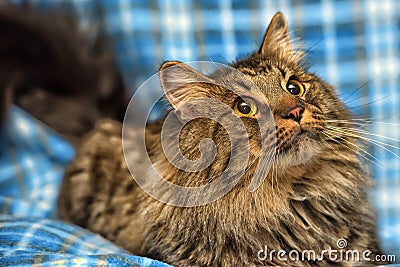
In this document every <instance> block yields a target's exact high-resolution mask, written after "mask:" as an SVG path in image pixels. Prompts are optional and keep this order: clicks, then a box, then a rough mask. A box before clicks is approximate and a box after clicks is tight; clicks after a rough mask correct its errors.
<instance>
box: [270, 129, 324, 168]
mask: <svg viewBox="0 0 400 267" xmlns="http://www.w3.org/2000/svg"><path fill="white" fill-rule="evenodd" d="M296 128H297V127H296ZM320 140H321V139H320V137H319V135H318V132H316V131H315V129H313V130H311V131H310V130H309V129H308V128H305V127H301V126H300V127H298V128H297V129H296V130H292V131H291V134H290V135H286V136H280V137H279V138H278V142H277V155H278V157H279V158H281V159H282V158H290V162H291V164H290V165H299V164H302V163H304V162H306V161H307V160H309V159H310V158H311V157H312V156H313V155H315V154H316V152H317V151H318V147H320Z"/></svg>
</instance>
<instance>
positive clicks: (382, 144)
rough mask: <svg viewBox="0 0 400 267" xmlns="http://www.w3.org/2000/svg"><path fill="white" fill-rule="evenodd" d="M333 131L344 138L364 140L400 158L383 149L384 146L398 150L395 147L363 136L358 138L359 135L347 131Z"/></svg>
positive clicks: (393, 153)
mask: <svg viewBox="0 0 400 267" xmlns="http://www.w3.org/2000/svg"><path fill="white" fill-rule="evenodd" d="M333 131H335V132H337V133H339V134H344V135H346V136H348V137H354V138H358V139H361V140H364V141H366V142H369V143H371V144H374V145H376V146H378V147H380V148H382V149H384V150H386V151H387V152H389V153H390V154H392V155H394V156H395V157H397V158H400V156H399V155H398V154H396V153H395V152H393V151H392V150H390V149H388V148H387V147H385V146H388V147H392V148H396V149H400V148H399V147H397V146H394V145H390V144H386V143H383V142H380V141H377V140H374V139H371V138H367V137H364V136H360V135H358V134H354V133H349V132H347V131H344V130H340V129H335V130H333Z"/></svg>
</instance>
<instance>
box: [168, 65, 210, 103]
mask: <svg viewBox="0 0 400 267" xmlns="http://www.w3.org/2000/svg"><path fill="white" fill-rule="evenodd" d="M160 81H161V86H162V88H163V90H164V94H165V96H166V97H167V99H168V101H169V102H170V103H171V105H172V107H173V108H174V109H176V108H177V107H178V106H179V105H181V104H183V103H185V102H189V101H190V100H193V99H196V98H204V97H207V96H208V90H207V84H212V83H213V82H212V80H211V79H210V78H208V77H207V76H205V75H203V74H201V73H199V72H198V71H196V70H195V69H193V68H191V67H189V66H188V65H186V64H184V63H182V62H180V61H167V62H165V63H164V64H163V65H162V66H161V68H160Z"/></svg>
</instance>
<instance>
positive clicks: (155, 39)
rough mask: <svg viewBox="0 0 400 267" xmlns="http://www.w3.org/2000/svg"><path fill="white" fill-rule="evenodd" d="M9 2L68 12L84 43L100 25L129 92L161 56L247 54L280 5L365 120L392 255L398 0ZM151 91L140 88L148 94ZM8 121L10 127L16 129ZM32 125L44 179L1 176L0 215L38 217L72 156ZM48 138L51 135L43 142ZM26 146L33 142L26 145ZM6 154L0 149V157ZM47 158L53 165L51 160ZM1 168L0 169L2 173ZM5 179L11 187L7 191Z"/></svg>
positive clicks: (399, 239) (50, 205)
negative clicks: (38, 134)
mask: <svg viewBox="0 0 400 267" xmlns="http://www.w3.org/2000/svg"><path fill="white" fill-rule="evenodd" d="M12 2H14V3H17V4H23V3H25V2H29V3H31V4H32V5H34V6H37V7H38V8H39V9H43V10H49V9H60V8H61V9H62V10H65V11H66V12H71V13H73V14H76V15H77V17H78V18H79V26H80V28H81V30H82V32H83V33H84V36H85V39H86V41H87V42H92V41H93V40H94V39H95V38H96V35H97V34H98V33H99V32H101V33H104V34H105V36H106V37H107V39H108V40H109V41H110V42H111V45H112V49H113V53H114V55H115V58H116V61H117V65H118V68H119V70H120V71H121V72H122V74H123V81H124V84H125V86H126V87H127V88H129V90H130V93H134V91H135V89H136V88H138V87H139V86H140V84H141V83H143V82H144V81H145V80H146V79H148V78H150V77H151V76H152V75H153V74H155V73H156V72H157V70H158V68H159V66H160V64H161V63H162V62H163V61H165V60H171V59H174V60H180V61H186V62H187V61H195V60H205V61H211V60H212V61H217V62H220V63H230V62H233V61H235V59H237V58H243V57H246V55H248V54H250V53H251V52H252V51H254V50H256V49H258V46H259V44H260V43H261V40H262V37H263V35H264V32H265V30H266V27H267V25H268V23H269V21H270V19H271V18H272V16H273V15H274V14H275V13H276V12H277V11H282V12H283V13H284V15H285V16H286V19H287V20H288V23H289V28H290V29H291V31H292V36H293V37H297V38H298V39H300V40H302V41H303V42H304V47H305V50H307V52H308V56H307V60H308V62H309V65H310V69H311V70H312V71H313V72H315V73H317V74H318V75H319V76H321V77H322V78H323V79H325V80H326V81H328V82H329V83H330V84H332V85H333V86H334V87H335V88H336V89H337V92H338V94H339V95H340V98H341V99H342V100H343V101H344V102H345V103H346V104H347V106H348V107H349V108H350V109H351V110H352V111H353V112H354V113H355V114H356V118H359V119H364V120H360V121H359V122H360V123H363V124H365V125H364V126H363V127H364V129H366V130H368V131H369V132H370V133H371V134H369V135H368V137H369V138H370V139H371V140H372V141H371V142H372V143H370V146H369V147H368V151H369V152H370V153H371V154H372V156H373V157H375V158H371V157H370V159H371V161H373V162H375V163H372V162H368V165H369V166H370V170H371V173H372V176H373V177H374V179H375V181H376V187H375V189H374V192H372V196H373V199H374V204H375V206H376V209H377V217H378V226H379V236H380V238H381V240H382V246H383V249H384V250H385V252H386V253H392V254H396V255H397V256H398V258H400V159H399V154H400V150H399V149H398V147H399V145H400V141H399V139H400V124H399V123H400V120H399V114H400V113H399V111H400V85H399V82H400V76H399V74H400V1H397V0H365V1H362V0H337V1H333V0H292V1H290V0H281V1H275V0H259V1H239V0H220V1H214V0H201V1H183V0H180V1H172V0H171V1H162V0H159V1H156V0H151V1H144V0H143V1H139V0H65V1H62V0H31V1H17V0H14V1H12ZM152 93H154V92H149V95H150V94H152ZM143 101H146V99H144V100H143ZM18 114H20V111H19V110H15V111H12V112H11V113H10V117H11V118H12V117H13V116H16V117H18V118H17V119H19V120H24V121H29V120H31V118H30V117H29V115H27V114H23V115H21V114H20V115H18ZM10 121H11V120H10ZM15 121H16V120H14V124H15V125H16V126H15V127H16V128H19V130H21V127H19V126H18V125H17V124H18V123H17V122H15ZM12 123H13V122H10V124H12ZM35 125H36V126H35V127H38V129H44V130H40V131H43V132H46V134H44V136H46V138H45V139H43V138H42V139H41V141H39V142H43V145H42V147H43V150H40V149H39V150H40V151H45V152H43V153H44V154H45V155H48V156H47V159H48V160H49V162H50V163H46V159H43V163H40V164H41V165H40V166H43V170H44V171H42V172H41V173H38V174H37V175H36V177H43V176H45V177H47V178H46V179H43V178H41V179H39V180H40V182H37V181H36V180H35V179H38V178H35V179H33V180H30V182H29V183H32V185H30V186H28V187H27V186H25V187H24V186H22V185H21V183H19V184H17V185H16V186H15V185H14V184H12V182H10V181H9V180H7V179H6V178H4V179H3V180H1V179H0V194H1V197H0V204H1V206H0V207H2V209H1V211H2V213H8V214H24V215H26V214H28V215H29V214H32V215H36V216H44V217H51V216H52V214H54V203H55V198H56V195H57V189H58V185H59V181H60V179H61V177H62V173H63V168H64V167H65V164H66V162H68V160H69V159H70V158H71V157H72V156H73V149H72V148H71V147H69V145H68V143H66V142H64V141H63V140H61V139H60V140H59V139H58V137H57V136H56V135H54V133H52V132H51V131H48V129H46V128H41V127H42V126H40V123H38V122H35ZM37 125H39V126H37ZM23 130H24V129H22V131H23ZM26 132H27V130H26V129H25V133H26ZM15 136H18V135H14V137H13V140H14V141H13V142H14V143H13V144H19V146H20V147H21V142H20V141H19V140H18V138H17V137H15ZM21 136H24V135H23V134H21ZM26 136H27V137H28V138H31V136H30V135H26ZM26 136H25V137H26ZM53 139H54V140H53ZM39 140H40V139H39ZM49 140H50V141H51V140H53V141H51V142H53V143H51V144H52V146H50V147H51V148H49V145H48V144H49V142H50V141H49ZM27 143H29V142H27ZM28 145H29V146H31V147H32V144H28ZM35 146H38V145H35ZM39 146H40V145H39ZM18 149H23V148H18ZM39 150H38V149H37V150H35V151H39ZM3 151H4V150H3ZM40 153H42V152H40ZM43 153H42V154H43ZM46 153H47V154H46ZM0 155H1V154H0ZM8 155H9V154H8ZM7 157H8V156H7ZM7 157H6V156H5V155H4V154H3V159H5V158H7ZM43 157H45V158H46V156H43ZM0 159H1V157H0ZM6 160H9V159H6ZM6 160H4V161H3V163H1V160H0V172H3V177H8V178H9V177H12V176H13V174H15V170H16V169H18V168H19V172H18V171H17V173H18V175H20V176H21V175H24V173H25V172H26V170H27V168H28V170H29V168H30V169H33V167H34V166H38V165H35V164H36V163H34V162H30V163H26V162H24V161H22V162H23V163H21V164H22V165H21V164H20V166H19V167H15V166H14V168H13V169H12V170H11V169H10V168H7V167H6V166H7V165H6V163H4V162H6ZM20 162H21V161H20ZM55 162H56V163H57V164H56V163H55ZM380 162H382V163H383V164H384V166H381V165H382V164H380ZM1 164H2V165H1ZM51 164H52V166H57V167H56V168H53V167H51ZM21 166H22V167H21ZM2 168H3V169H2ZM46 168H47V169H46ZM36 169H37V168H36ZM49 170H51V171H49ZM6 171H7V173H8V175H7V176H5V175H4V174H5V173H6ZM49 173H52V174H49ZM14 177H15V175H14ZM24 181H26V180H24ZM35 181H36V184H35ZM25 184H26V183H25ZM3 185H4V186H5V185H7V188H8V189H7V190H2V189H1V187H2V186H3ZM11 186H15V190H10V189H9V188H11ZM31 186H32V187H36V188H44V187H46V188H48V191H47V192H48V194H47V196H43V194H38V195H32V194H30V193H29V192H28V191H27V189H26V188H31ZM3 188H6V187H3ZM43 192H45V191H43ZM26 196H29V197H26ZM36 200H37V202H35V201H36ZM15 203H18V204H15ZM37 203H41V204H40V205H38V204H37Z"/></svg>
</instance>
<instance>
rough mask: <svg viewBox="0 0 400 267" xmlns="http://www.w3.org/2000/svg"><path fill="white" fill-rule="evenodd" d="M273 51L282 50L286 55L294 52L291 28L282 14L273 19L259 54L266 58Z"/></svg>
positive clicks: (277, 14) (279, 13)
mask: <svg viewBox="0 0 400 267" xmlns="http://www.w3.org/2000/svg"><path fill="white" fill-rule="evenodd" d="M271 49H274V50H276V49H281V50H282V51H284V52H286V53H288V52H290V51H292V47H291V44H290V36H289V28H288V25H287V22H286V19H285V16H284V15H283V14H282V13H281V12H278V13H276V14H275V15H274V17H273V18H272V19H271V22H270V23H269V26H268V29H267V31H266V32H265V35H264V39H263V42H262V44H261V47H260V49H259V51H258V52H259V53H260V54H261V55H263V56H264V55H266V54H267V53H268V51H269V50H271Z"/></svg>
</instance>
